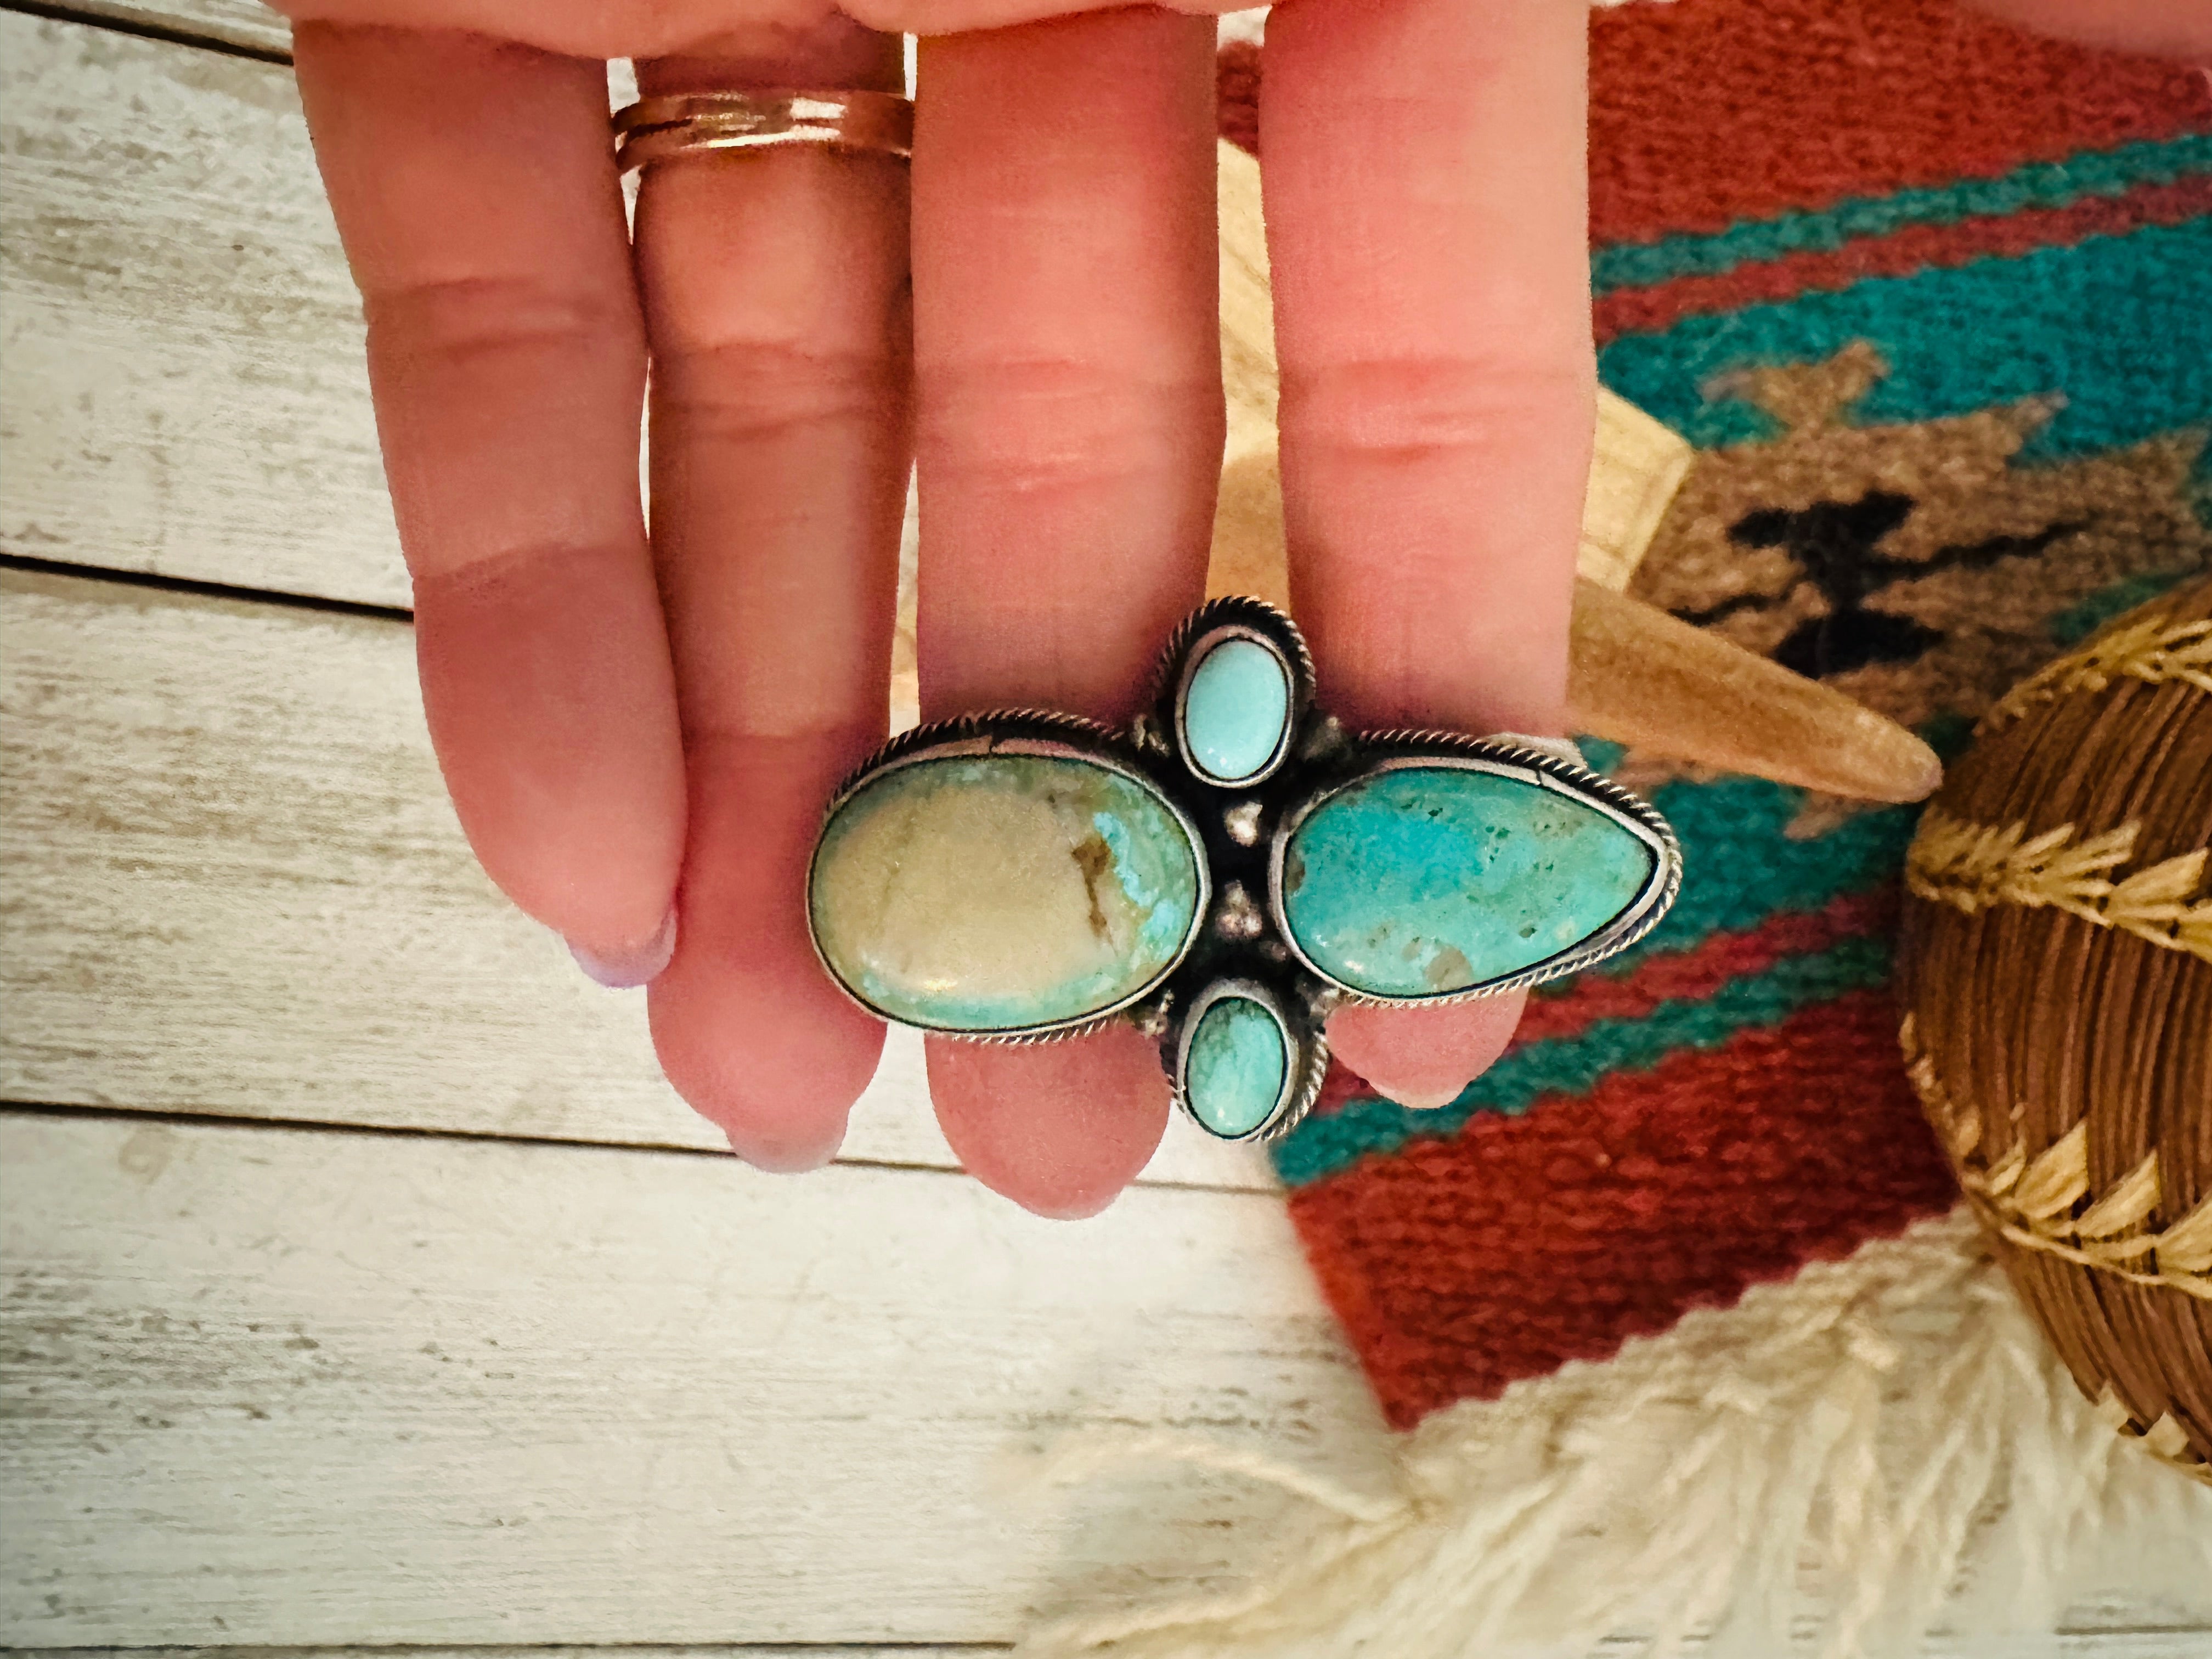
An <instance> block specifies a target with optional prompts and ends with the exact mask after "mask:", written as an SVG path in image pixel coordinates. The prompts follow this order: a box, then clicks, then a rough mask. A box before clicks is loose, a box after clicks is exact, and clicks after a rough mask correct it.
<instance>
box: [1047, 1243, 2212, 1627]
mask: <svg viewBox="0 0 2212 1659" xmlns="http://www.w3.org/2000/svg"><path fill="white" fill-rule="evenodd" d="M1143 1459H1152V1460H1158V1459H1166V1460H1170V1461H1172V1462H1180V1463H1184V1464H1190V1465H1195V1466H1198V1467H1200V1468H1206V1469H1210V1470H1215V1471H1220V1472H1225V1473H1228V1474H1235V1475H1237V1476H1241V1477H1243V1478H1247V1479H1249V1480H1256V1481H1261V1482H1265V1483H1267V1484H1270V1485H1273V1486H1279V1487H1281V1488H1282V1489H1284V1490H1285V1491H1286V1492H1292V1493H1295V1494H1297V1496H1298V1497H1301V1498H1304V1499H1306V1500H1307V1502H1308V1503H1309V1504H1310V1505H1311V1506H1312V1507H1313V1509H1314V1510H1315V1511H1316V1524H1315V1525H1314V1526H1313V1527H1312V1528H1310V1533H1309V1535H1308V1536H1307V1537H1306V1538H1305V1539H1304V1541H1303V1543H1302V1544H1301V1545H1299V1546H1297V1547H1292V1548H1291V1549H1289V1550H1287V1551H1285V1553H1284V1554H1283V1556H1282V1557H1281V1559H1278V1560H1276V1561H1275V1562H1274V1563H1273V1565H1271V1568H1270V1570H1268V1571H1266V1572H1264V1573H1262V1574H1259V1575H1256V1576H1255V1577H1254V1578H1253V1579H1252V1581H1251V1582H1250V1583H1249V1584H1248V1585H1246V1586H1244V1587H1243V1588H1242V1589H1237V1590H1234V1591H1231V1592H1227V1593H1224V1594H1209V1595H1201V1596H1195V1597H1192V1598H1189V1599H1186V1600H1183V1601H1171V1602H1166V1603H1163V1604H1155V1605H1151V1606H1143V1605H1139V1606H1134V1607H1122V1608H1115V1609H1112V1610H1100V1611H1095V1612H1092V1613H1088V1614H1084V1615H1079V1616H1075V1617H1071V1618H1068V1619H1066V1620H1062V1621H1060V1622H1059V1623H1057V1624H1054V1625H1052V1626H1048V1627H1047V1628H1045V1629H1042V1630H1040V1631H1038V1632H1035V1633H1034V1634H1033V1635H1032V1636H1031V1637H1030V1639H1029V1640H1028V1641H1027V1642H1026V1643H1025V1644H1024V1645H1023V1646H1022V1647H1021V1649H1020V1650H1019V1651H1020V1652H1021V1653H1022V1654H1024V1655H1028V1656H1034V1659H1048V1656H1050V1659H1066V1656H1099V1655H1102V1654H1110V1655H1112V1656H1114V1659H1200V1656H1206V1659H1350V1656H1355V1655H1357V1656H1366V1659H1470V1656H1477V1655H1480V1656H1484V1659H1489V1656H1497V1655H1505V1654H1562V1653H1565V1654H1575V1655H1581V1654H1583V1653H1587V1652H1588V1651H1589V1650H1590V1649H1591V1648H1592V1647H1593V1646H1594V1645H1595V1644H1597V1643H1598V1642H1599V1641H1601V1639H1602V1638H1606V1637H1607V1636H1612V1635H1620V1634H1634V1635H1638V1636H1642V1637H1644V1638H1649V1640H1650V1645H1649V1647H1647V1649H1646V1650H1645V1651H1646V1653H1647V1654H1648V1655H1650V1656H1651V1659H1658V1656H1661V1655H1666V1654H1673V1653H1675V1652H1678V1651H1680V1650H1681V1649H1682V1648H1683V1646H1684V1645H1685V1644H1686V1643H1687V1644H1693V1645H1695V1646H1696V1647H1697V1648H1698V1649H1699V1650H1700V1651H1701V1652H1702V1653H1703V1654H1705V1655H1707V1656H1711V1659H1722V1656H1733V1655H1750V1656H1759V1659H1768V1656H1771V1655H1773V1654H1775V1653H1777V1652H1785V1651H1788V1650H1790V1647H1792V1646H1794V1645H1799V1644H1803V1645H1805V1646H1807V1647H1808V1648H1809V1649H1810V1650H1812V1651H1814V1652H1817V1653H1819V1654H1820V1655H1823V1656H1825V1659H1893V1656H1896V1655H1899V1654H1902V1653H1911V1652H1917V1651H1918V1650H1919V1647H1920V1636H1921V1634H1922V1632H1925V1631H1927V1630H1928V1629H1929V1628H1930V1627H1931V1626H1934V1625H1935V1624H1936V1622H1937V1621H1938V1620H1946V1621H1948V1623H1949V1624H1950V1626H1952V1627H1953V1628H1954V1629H1956V1630H1960V1631H1966V1630H1976V1631H1979V1630H1984V1629H1995V1628H2008V1629H2032V1628H2040V1629H2042V1630H2044V1631H2046V1632H2047V1631H2049V1630H2051V1628H2052V1626H2053V1622H2054V1621H2055V1620H2056V1619H2057V1616H2058V1614H2059V1613H2060V1612H2061V1611H2062V1610H2063V1607H2064V1606H2065V1605H2066V1603H2067V1601H2068V1600H2069V1599H2070V1598H2071V1597H2072V1596H2074V1595H2077V1594H2080V1593H2083V1592H2085V1591H2087V1590H2089V1589H2100V1590H2122V1589H2148V1590H2153V1591H2159V1592H2163V1593H2164V1594H2165V1595H2167V1596H2168V1597H2171V1596H2172V1595H2173V1594H2174V1593H2175V1592H2176V1591H2177V1589H2186V1590H2188V1591H2190V1592H2192V1593H2195V1594H2196V1595H2198V1596H2199V1597H2200V1598H2202V1597H2203V1595H2207V1594H2212V1489H2207V1488H2205V1487H2203V1486H2198V1485H2196V1484H2194V1483H2192V1482H2191V1481H2190V1480H2186V1479H2185V1478H2183V1477H2182V1476H2180V1475H2179V1474H2175V1473H2174V1472H2172V1470H2170V1469H2166V1468H2161V1467H2160V1466H2159V1465H2158V1464H2157V1463H2156V1462H2154V1461H2153V1460H2152V1458H2151V1457H2150V1456H2149V1455H2147V1454H2146V1453H2145V1452H2144V1451H2143V1450H2142V1449H2141V1448H2140V1447H2139V1446H2137V1445H2135V1444H2133V1443H2130V1442H2128V1441H2126V1440H2124V1438H2122V1437H2119V1436H2118V1435H2116V1434H2114V1433H2113V1432H2112V1430H2111V1429H2110V1428H2108V1427H2106V1426H2105V1425H2103V1424H2102V1423H2100V1421H2098V1419H2097V1418H2096V1416H2095V1414H2094V1413H2093V1409H2092V1408H2091V1407H2090V1406H2089V1404H2088V1403H2087V1401H2084V1400H2083V1399H2082V1398H2081V1395H2080V1393H2079V1391H2078V1390H2077V1389H2075V1386H2074V1383H2073V1382H2072V1380H2071V1379H2070V1378H2069V1376H2067V1375H2066V1373H2065V1372H2064V1370H2063V1369H2062V1368H2061V1367H2060V1365H2059V1364H2058V1362H2057V1358H2055V1356H2053V1355H2052V1353H2051V1351H2050V1348H2049V1345H2048V1344H2047V1343H2046V1342H2045V1340H2044V1339H2043V1337H2042V1335H2041V1334H2040V1333H2039V1332H2038V1331H2037V1330H2036V1329H2035V1328H2034V1326H2033V1323H2032V1322H2030V1320H2029V1319H2028V1316H2027V1314H2026V1313H2025V1311H2023V1310H2022V1309H2021V1306H2020V1304H2019V1303H2018V1301H2017V1300H2016V1299H2015V1297H2014V1295H2013V1293H2012V1291H2011V1290H2010V1289H2009V1287H2008V1285H2006V1283H2005V1281H2004V1279H2003V1275H2002V1272H2001V1271H2000V1270H1999V1269H1998V1268H1997V1267H1996V1265H1995V1264H1994V1262H1992V1261H1990V1257H1989V1255H1988V1253H1987V1251H1986V1249H1984V1246H1983V1244H1982V1243H1981V1238H1980V1235H1979V1233H1978V1231H1977V1229H1976V1227H1975V1225H1974V1223H1973V1221H1972V1218H1970V1217H1969V1216H1968V1215H1967V1213H1966V1211H1965V1210H1964V1209H1960V1211H1958V1212H1954V1214H1952V1215H1950V1216H1948V1217H1945V1218H1942V1219H1941V1220H1936V1221H1931V1222H1926V1223H1923V1224H1922V1225H1918V1226H1917V1227H1915V1228H1913V1229H1912V1230H1911V1231H1909V1232H1907V1233H1906V1234H1905V1235H1904V1236H1903V1237H1899V1238H1896V1239H1887V1240H1882V1241H1880V1242H1877V1243H1872V1244H1869V1245H1867V1246H1865V1247H1864V1248H1863V1249H1860V1250H1859V1251H1858V1252H1857V1254H1856V1255H1852V1256H1851V1257H1850V1259H1849V1260H1847V1261H1840V1262H1833V1263H1821V1264H1815V1265H1814V1266H1811V1267H1807V1268H1805V1269H1804V1270H1803V1271H1802V1272H1801V1273H1798V1274H1797V1275H1796V1278H1794V1279H1790V1281H1788V1282H1787V1283H1784V1284H1778V1285H1760V1286H1758V1287H1755V1288H1753V1290H1751V1291H1747V1292H1746V1294H1745V1295H1744V1297H1742V1299H1741V1301H1740V1302H1739V1303H1738V1304H1736V1305H1735V1307H1733V1308H1729V1309H1720V1310H1704V1311H1699V1312H1696V1313H1692V1314H1690V1315H1688V1316H1686V1317H1685V1318H1684V1319H1683V1320H1682V1321H1681V1322H1680V1323H1678V1324H1677V1325H1676V1326H1675V1327H1674V1328H1673V1329H1672V1330H1670V1331H1668V1332H1667V1333H1666V1334H1663V1335H1660V1336H1656V1337H1650V1338H1643V1339H1639V1340H1634V1341H1632V1342H1629V1343H1628V1344H1626V1346H1623V1348H1622V1349H1621V1351H1620V1354H1619V1356H1618V1357H1617V1358H1614V1359H1613V1360H1612V1361H1611V1362H1610V1363H1608V1364H1579V1363H1577V1364H1570V1365H1568V1366H1565V1367H1564V1368H1563V1369H1562V1370H1559V1371H1558V1372H1557V1373H1555V1374H1553V1376H1547V1377H1541V1378H1537V1379H1534V1380H1531V1381H1529V1382H1527V1383H1519V1384H1516V1385H1515V1386H1514V1387H1513V1388H1511V1389H1508V1390H1507V1391H1506V1392H1505V1394H1504V1395H1503V1396H1502V1397H1501V1398H1499V1399H1498V1400H1496V1401H1468V1402H1465V1403H1462V1404H1461V1405H1458V1406H1455V1407H1449V1408H1448V1409H1446V1410H1444V1411H1442V1412H1438V1413H1435V1414H1434V1415H1432V1416H1431V1417H1430V1418H1429V1419H1427V1420H1426V1421H1425V1422H1424V1423H1422V1424H1421V1425H1420V1426H1419V1428H1418V1429H1416V1430H1415V1431H1413V1433H1411V1434H1409V1435H1407V1436H1406V1437H1404V1439H1403V1440H1402V1441H1401V1443H1400V1447H1399V1453H1398V1471H1397V1472H1398V1477H1399V1486H1400V1491H1399V1493H1398V1494H1397V1495H1396V1496H1395V1497H1393V1498H1388V1499H1381V1500H1377V1499H1371V1498H1364V1497H1362V1496H1360V1495H1359V1494H1358V1493H1355V1492H1347V1491H1343V1490H1340V1489H1339V1488H1338V1487H1336V1486H1334V1485H1333V1484H1332V1483H1330V1482H1328V1481H1326V1480H1321V1479H1318V1478H1316V1477H1315V1476H1313V1475H1310V1474H1306V1473H1304V1472H1302V1471H1300V1470H1297V1469H1296V1468H1290V1467H1287V1466H1285V1465H1283V1464H1281V1463H1279V1462H1275V1461H1273V1460H1271V1459H1269V1458H1267V1457H1266V1456H1264V1455H1259V1454H1256V1453H1252V1452H1247V1451H1241V1450H1237V1449H1231V1448H1227V1447H1224V1446H1221V1445H1218V1444H1215V1443H1209V1442H1204V1441H1193V1440H1187V1439H1180V1438H1175V1437H1158V1436H1148V1437H1144V1438H1142V1439H1139V1440H1135V1441H1128V1440H1095V1439H1089V1438H1079V1439H1078V1440H1077V1441H1076V1442H1075V1443H1073V1444H1068V1445H1064V1446H1062V1447H1060V1449H1057V1450H1055V1451H1054V1453H1053V1454H1051V1455H1050V1456H1049V1458H1048V1468H1047V1471H1046V1478H1047V1479H1048V1480H1052V1481H1054V1482H1056V1483H1063V1484H1064V1483H1067V1482H1071V1481H1074V1480H1084V1479H1086V1478H1091V1477H1095V1476H1097V1474H1100V1473H1102V1472H1103V1471H1105V1470H1107V1469H1109V1468H1112V1467H1114V1466H1115V1465H1126V1464H1127V1463H1129V1462H1133V1461H1135V1460H1143ZM1793 1626H1794V1627H1795V1632H1796V1638H1797V1641H1796V1643H1793V1642H1792V1641H1791V1639H1790V1635H1791V1632H1792V1628H1793Z"/></svg>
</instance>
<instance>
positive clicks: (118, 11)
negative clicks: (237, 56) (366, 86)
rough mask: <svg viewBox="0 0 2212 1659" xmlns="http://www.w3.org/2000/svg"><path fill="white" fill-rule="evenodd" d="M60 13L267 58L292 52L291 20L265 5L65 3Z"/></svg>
mask: <svg viewBox="0 0 2212 1659" xmlns="http://www.w3.org/2000/svg"><path fill="white" fill-rule="evenodd" d="M58 9H60V10H62V11H64V12H68V13H72V14H74V15H77V16H79V17H83V18H88V19H105V20H107V21H112V22H115V23H119V24H121V25H123V26H124V27H126V28H129V27H137V28H149V29H161V30H163V31H165V32H167V33H172V34H178V35H182V36H184V37H185V39H187V40H205V41H208V42H210V43H211V44H213V45H215V46H230V47H235V48H239V49H240V50H243V51H246V52H258V53H261V54H264V55H267V56H272V57H280V58H281V57H289V55H290V53H291V51H292V25H291V23H290V21H289V20H288V19H286V18H285V16H284V15H283V13H281V12H276V11H271V10H270V9H269V8H268V7H266V6H264V5H263V4H261V3H260V0H63V3H62V4H61V6H60V7H59V8H58Z"/></svg>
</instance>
